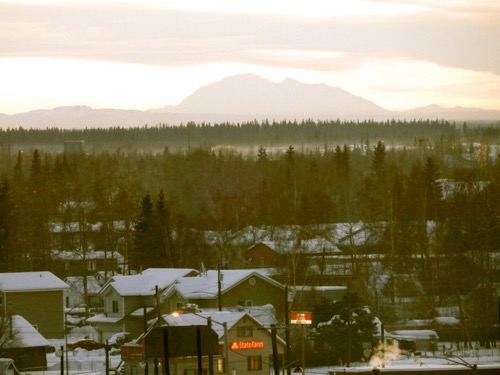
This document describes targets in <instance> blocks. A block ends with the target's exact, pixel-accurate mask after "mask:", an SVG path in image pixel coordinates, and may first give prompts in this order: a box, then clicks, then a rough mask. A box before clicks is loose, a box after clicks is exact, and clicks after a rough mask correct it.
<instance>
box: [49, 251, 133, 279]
mask: <svg viewBox="0 0 500 375" xmlns="http://www.w3.org/2000/svg"><path fill="white" fill-rule="evenodd" d="M51 258H52V264H51V267H52V269H53V270H54V272H55V273H56V274H57V275H58V276H59V277H63V278H65V277H68V276H83V275H91V274H95V273H96V272H98V271H108V272H114V273H115V274H119V273H121V272H122V270H123V269H124V268H125V266H124V264H125V258H124V257H123V255H121V254H120V253H119V252H117V251H102V250H88V251H85V252H84V251H81V250H71V251H58V250H52V252H51Z"/></svg>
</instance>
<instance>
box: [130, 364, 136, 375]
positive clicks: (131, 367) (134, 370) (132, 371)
mask: <svg viewBox="0 0 500 375" xmlns="http://www.w3.org/2000/svg"><path fill="white" fill-rule="evenodd" d="M130 375H137V366H130Z"/></svg>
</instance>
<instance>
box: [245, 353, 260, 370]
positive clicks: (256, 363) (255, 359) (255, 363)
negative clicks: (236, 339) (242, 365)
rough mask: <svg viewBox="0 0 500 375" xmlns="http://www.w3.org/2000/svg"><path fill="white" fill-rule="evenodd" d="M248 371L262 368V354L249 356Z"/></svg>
mask: <svg viewBox="0 0 500 375" xmlns="http://www.w3.org/2000/svg"><path fill="white" fill-rule="evenodd" d="M247 363H248V371H260V370H262V356H260V355H254V356H251V357H248V359H247Z"/></svg>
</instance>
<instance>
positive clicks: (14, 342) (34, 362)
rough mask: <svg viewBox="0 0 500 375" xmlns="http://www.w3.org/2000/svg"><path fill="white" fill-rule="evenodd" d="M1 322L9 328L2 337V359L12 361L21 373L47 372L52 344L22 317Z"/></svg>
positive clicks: (0, 339) (7, 318)
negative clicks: (48, 353) (27, 371)
mask: <svg viewBox="0 0 500 375" xmlns="http://www.w3.org/2000/svg"><path fill="white" fill-rule="evenodd" d="M0 321H1V322H2V326H3V327H6V328H7V329H6V330H5V331H4V332H2V333H3V337H0V342H3V343H4V344H3V346H2V347H1V348H0V357H2V358H3V357H5V358H10V359H12V360H13V361H14V362H15V363H16V366H17V368H19V370H21V371H23V370H24V371H26V370H29V371H45V370H47V352H48V351H49V349H50V348H52V346H51V344H50V342H49V341H48V340H47V339H45V337H43V336H42V335H41V334H40V333H39V332H38V331H37V330H36V329H35V328H34V327H33V326H32V325H31V324H30V323H29V322H28V321H27V320H26V319H25V318H23V317H22V316H20V315H13V316H11V317H10V316H9V317H7V316H4V317H3V318H0ZM6 336H9V337H6Z"/></svg>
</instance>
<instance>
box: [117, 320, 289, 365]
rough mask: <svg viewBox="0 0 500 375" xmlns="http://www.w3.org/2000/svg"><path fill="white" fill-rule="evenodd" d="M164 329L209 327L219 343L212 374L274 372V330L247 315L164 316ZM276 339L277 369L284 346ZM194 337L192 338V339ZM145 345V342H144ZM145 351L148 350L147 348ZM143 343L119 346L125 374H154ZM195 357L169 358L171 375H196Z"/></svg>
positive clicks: (280, 362)
mask: <svg viewBox="0 0 500 375" xmlns="http://www.w3.org/2000/svg"><path fill="white" fill-rule="evenodd" d="M163 321H164V322H165V326H167V327H189V326H205V325H209V326H210V327H211V328H212V329H213V330H214V331H215V332H216V333H217V337H218V340H219V351H218V352H217V353H214V355H213V360H214V363H213V368H214V370H215V371H214V372H217V373H225V374H230V373H231V374H246V373H266V374H268V373H270V371H271V369H273V368H274V367H273V340H274V339H273V336H274V335H273V331H272V329H270V327H268V326H267V327H266V326H264V325H263V324H262V323H261V322H260V321H259V320H257V319H255V318H254V317H252V316H251V315H250V314H248V313H246V312H238V311H237V312H230V311H203V312H198V313H185V314H177V313H176V314H169V315H164V316H163ZM274 337H275V345H276V355H277V357H278V360H279V365H280V368H282V367H283V356H284V354H283V353H284V352H285V347H286V344H285V342H284V341H283V340H282V339H281V338H280V337H279V336H277V335H276V336H274ZM194 339H195V338H193V340H194ZM145 342H146V345H147V343H148V340H145ZM146 349H147V348H146ZM143 353H144V351H143V348H142V344H137V343H135V344H125V345H124V346H122V359H123V361H124V369H125V375H132V374H137V373H139V372H140V371H143V369H144V368H145V367H146V366H145V364H146V363H147V369H148V373H149V374H154V373H155V372H154V370H155V364H154V359H148V358H145V357H144V355H143ZM209 358H210V357H209V356H203V358H202V368H203V373H205V372H206V373H208V369H209ZM197 361H198V357H196V356H190V357H176V358H175V357H174V358H172V357H170V356H169V368H170V373H172V374H197V373H198V363H197Z"/></svg>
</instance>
